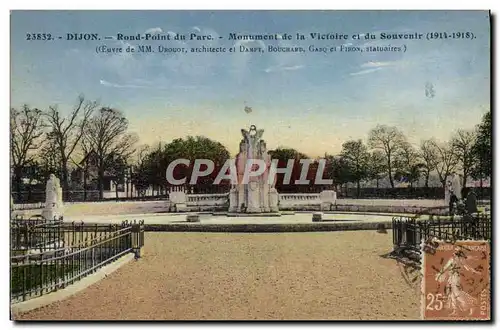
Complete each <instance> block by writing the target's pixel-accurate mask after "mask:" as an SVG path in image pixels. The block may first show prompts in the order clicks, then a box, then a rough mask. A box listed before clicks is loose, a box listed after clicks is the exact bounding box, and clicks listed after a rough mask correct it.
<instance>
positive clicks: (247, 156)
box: [229, 125, 278, 213]
mask: <svg viewBox="0 0 500 330" xmlns="http://www.w3.org/2000/svg"><path fill="white" fill-rule="evenodd" d="M241 134H242V136H243V139H242V140H241V142H240V152H239V153H238V155H237V156H236V170H237V177H238V184H237V185H235V186H234V187H233V189H231V192H230V196H229V197H230V198H229V211H230V212H247V213H259V212H270V211H273V212H274V211H277V210H278V207H277V194H276V192H275V194H274V195H272V196H271V190H272V187H271V185H270V184H269V181H268V176H269V168H270V166H271V158H270V156H269V154H268V153H267V148H266V143H265V141H264V140H262V139H261V138H262V135H263V134H264V130H263V129H257V127H256V126H255V125H252V126H250V129H248V130H246V129H242V130H241ZM249 160H264V162H265V164H266V165H265V166H266V168H265V171H264V173H263V174H262V175H259V176H251V177H249V182H248V183H243V177H244V174H245V170H247V169H246V166H247V164H248V163H249V162H248V161H249ZM254 164H255V163H254ZM273 204H276V205H275V207H272V205H273Z"/></svg>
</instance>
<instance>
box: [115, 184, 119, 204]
mask: <svg viewBox="0 0 500 330" xmlns="http://www.w3.org/2000/svg"><path fill="white" fill-rule="evenodd" d="M114 184H115V196H116V201H117V202H118V183H117V182H115V183H114Z"/></svg>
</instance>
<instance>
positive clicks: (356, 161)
mask: <svg viewBox="0 0 500 330" xmlns="http://www.w3.org/2000/svg"><path fill="white" fill-rule="evenodd" d="M340 156H341V157H342V159H344V161H345V163H346V164H347V168H348V169H349V172H350V175H349V176H350V177H351V179H352V180H354V182H356V196H357V197H358V198H359V193H360V182H361V180H364V179H366V178H367V177H368V174H369V168H368V163H369V161H370V153H369V152H368V149H367V147H366V146H365V145H364V144H363V141H361V140H356V141H355V140H351V141H347V142H344V144H342V151H341V153H340Z"/></svg>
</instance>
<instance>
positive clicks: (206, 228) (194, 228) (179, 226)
mask: <svg viewBox="0 0 500 330" xmlns="http://www.w3.org/2000/svg"><path fill="white" fill-rule="evenodd" d="M381 225H383V226H384V228H385V229H390V228H392V222H391V221H380V222H362V221H360V222H349V223H347V222H340V221H339V222H334V221H332V222H314V223H313V222H311V223H293V224H288V223H280V224H277V223H271V224H263V223H259V224H248V223H242V224H207V223H203V224H202V223H169V224H149V225H148V224H146V225H144V230H145V231H165V232H232V233H259V232H260V233H267V232H282V233H284V232H314V231H350V230H377V229H379V228H380V226H381Z"/></svg>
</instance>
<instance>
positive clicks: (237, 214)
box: [226, 212, 281, 217]
mask: <svg viewBox="0 0 500 330" xmlns="http://www.w3.org/2000/svg"><path fill="white" fill-rule="evenodd" d="M226 216H228V217H281V213H280V212H260V213H242V212H241V213H240V212H228V213H227V214H226Z"/></svg>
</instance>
